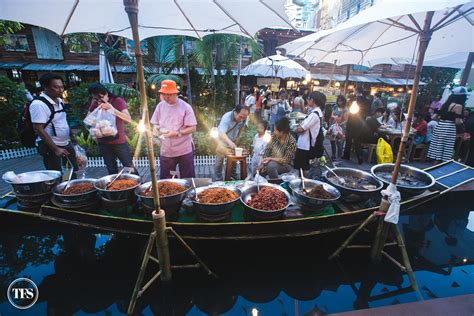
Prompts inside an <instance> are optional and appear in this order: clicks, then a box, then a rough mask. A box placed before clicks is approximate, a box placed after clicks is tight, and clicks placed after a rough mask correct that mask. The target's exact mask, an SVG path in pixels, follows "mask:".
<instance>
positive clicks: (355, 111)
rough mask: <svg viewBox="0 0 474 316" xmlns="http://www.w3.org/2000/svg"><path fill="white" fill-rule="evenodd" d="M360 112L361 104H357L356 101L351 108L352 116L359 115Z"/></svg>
mask: <svg viewBox="0 0 474 316" xmlns="http://www.w3.org/2000/svg"><path fill="white" fill-rule="evenodd" d="M359 110H360V107H359V104H357V102H356V101H354V102H352V104H351V106H350V107H349V112H351V114H357V113H359Z"/></svg>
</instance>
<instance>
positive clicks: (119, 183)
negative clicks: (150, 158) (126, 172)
mask: <svg viewBox="0 0 474 316" xmlns="http://www.w3.org/2000/svg"><path fill="white" fill-rule="evenodd" d="M135 185H137V181H136V180H132V179H118V180H115V182H114V183H112V185H111V186H109V187H108V189H107V190H109V191H120V190H126V189H128V188H131V187H133V186H135Z"/></svg>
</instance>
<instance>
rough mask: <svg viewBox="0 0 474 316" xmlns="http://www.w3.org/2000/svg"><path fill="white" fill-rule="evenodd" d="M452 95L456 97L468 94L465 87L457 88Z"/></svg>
mask: <svg viewBox="0 0 474 316" xmlns="http://www.w3.org/2000/svg"><path fill="white" fill-rule="evenodd" d="M452 93H453V94H455V95H463V94H467V88H466V87H463V86H460V87H456V88H454V89H453V91H452Z"/></svg>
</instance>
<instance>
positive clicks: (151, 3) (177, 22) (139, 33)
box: [0, 0, 292, 311]
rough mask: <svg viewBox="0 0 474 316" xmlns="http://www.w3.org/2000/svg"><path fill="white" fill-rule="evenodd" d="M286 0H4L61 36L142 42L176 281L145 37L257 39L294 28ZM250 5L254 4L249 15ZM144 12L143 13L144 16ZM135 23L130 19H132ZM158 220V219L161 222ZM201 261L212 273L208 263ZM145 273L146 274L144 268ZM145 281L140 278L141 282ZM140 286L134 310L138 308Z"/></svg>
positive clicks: (2, 6)
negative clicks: (269, 30) (264, 32)
mask: <svg viewBox="0 0 474 316" xmlns="http://www.w3.org/2000/svg"><path fill="white" fill-rule="evenodd" d="M284 2H285V1H284V0H240V1H235V0H173V1H172V0H123V1H121V0H100V1H97V0H47V1H38V0H1V1H0V19H4V20H12V21H17V22H22V23H29V24H32V25H37V26H41V27H44V28H47V29H50V30H52V31H54V32H56V33H58V34H61V35H63V34H69V33H80V32H95V33H109V34H114V35H120V36H124V37H127V38H130V39H133V41H134V42H135V43H136V45H135V56H136V59H137V77H138V86H139V90H140V102H141V105H142V113H143V122H144V124H139V127H142V130H144V132H145V135H146V140H147V149H148V150H147V152H148V160H149V164H150V174H151V180H152V187H153V198H154V207H155V210H156V212H157V213H158V215H156V218H155V213H153V214H154V216H153V218H154V220H155V219H156V222H158V226H159V227H158V228H157V229H156V231H157V238H158V239H159V242H157V250H158V259H159V262H160V269H161V270H160V272H161V279H162V280H164V281H168V280H170V279H171V268H170V267H171V266H170V258H169V250H168V248H167V247H165V246H163V245H167V243H168V241H167V237H166V232H165V225H166V223H165V220H164V212H163V211H162V210H161V208H160V202H159V193H158V186H157V179H156V171H155V156H154V152H153V139H152V134H151V128H150V119H149V115H148V105H147V98H146V87H145V76H144V72H143V58H142V53H141V49H140V45H139V44H138V43H140V38H141V39H145V38H148V37H152V36H159V35H185V36H191V37H198V38H201V37H202V36H204V35H208V34H215V33H226V34H236V35H242V36H247V37H252V36H253V35H254V34H255V33H256V32H257V31H258V30H260V29H262V28H264V27H270V26H273V25H275V24H276V25H278V24H280V25H281V24H285V25H287V26H290V27H292V26H291V24H290V23H289V22H288V19H287V18H286V17H285V13H284ZM244 8H251V9H252V12H258V16H255V14H249V11H248V10H246V9H244ZM139 11H140V15H139ZM127 20H128V21H129V23H128V22H127ZM155 224H156V223H155ZM199 262H200V264H201V265H202V266H203V267H204V268H206V269H207V270H208V272H210V270H209V269H208V268H207V266H206V265H205V264H204V263H203V262H201V261H199ZM140 272H141V273H140V275H139V279H140V277H143V275H142V272H143V271H142V270H141V271H140ZM139 283H141V281H140V282H137V284H139ZM138 290H139V289H137V288H135V290H134V294H133V297H132V302H133V304H132V303H131V304H130V306H129V311H133V306H134V302H135V301H136V298H137V295H138Z"/></svg>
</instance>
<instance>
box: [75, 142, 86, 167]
mask: <svg viewBox="0 0 474 316" xmlns="http://www.w3.org/2000/svg"><path fill="white" fill-rule="evenodd" d="M74 150H75V151H76V160H77V165H78V166H79V170H84V169H86V168H87V154H86V151H85V150H84V149H83V148H82V147H81V146H79V145H74Z"/></svg>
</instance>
